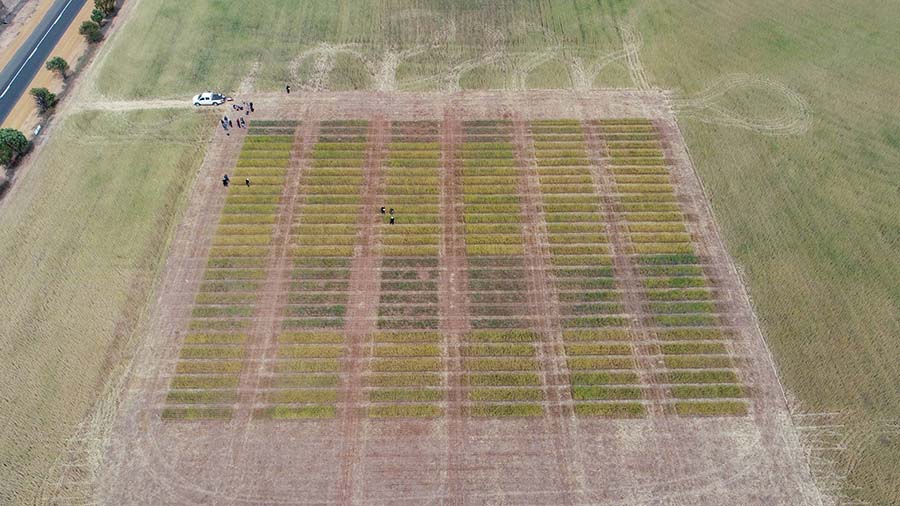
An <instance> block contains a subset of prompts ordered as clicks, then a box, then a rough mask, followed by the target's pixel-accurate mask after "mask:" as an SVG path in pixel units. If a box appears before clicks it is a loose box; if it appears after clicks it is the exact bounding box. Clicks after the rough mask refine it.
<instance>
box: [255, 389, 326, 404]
mask: <svg viewBox="0 0 900 506" xmlns="http://www.w3.org/2000/svg"><path fill="white" fill-rule="evenodd" d="M337 398H338V393H337V391H336V390H331V389H318V388H317V389H307V390H274V391H270V392H266V394H265V400H266V401H267V402H271V403H273V404H323V403H333V402H336V401H337Z"/></svg>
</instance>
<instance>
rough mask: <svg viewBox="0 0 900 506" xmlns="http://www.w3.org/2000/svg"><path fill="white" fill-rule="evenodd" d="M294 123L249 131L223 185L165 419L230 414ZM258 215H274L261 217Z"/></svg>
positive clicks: (235, 397) (279, 195) (235, 396)
mask: <svg viewBox="0 0 900 506" xmlns="http://www.w3.org/2000/svg"><path fill="white" fill-rule="evenodd" d="M273 128H277V131H274V132H273V131H272V129H273ZM295 128H296V124H293V123H290V124H282V125H279V126H277V127H269V126H256V127H254V129H253V131H252V132H249V133H248V135H247V137H246V138H245V142H244V144H243V146H242V149H241V152H240V154H239V157H238V165H237V168H236V169H235V172H233V173H232V174H231V176H230V177H231V178H232V181H233V183H232V184H231V185H230V186H229V187H228V188H227V189H225V190H224V191H226V192H227V197H226V200H225V206H224V207H223V209H222V219H221V221H220V224H219V226H218V228H217V229H216V232H215V235H214V236H213V239H212V248H211V250H210V255H209V260H208V262H207V266H206V270H205V272H204V274H203V281H202V282H201V284H200V287H199V290H198V293H197V295H196V298H195V301H194V307H193V309H192V310H191V320H190V322H188V325H187V327H188V334H187V335H186V336H185V339H184V343H183V345H182V347H181V350H180V352H179V356H178V362H177V364H176V366H175V375H174V376H173V378H172V380H171V382H170V384H169V392H168V394H167V396H166V406H165V408H164V409H163V412H162V418H163V419H165V420H208V419H215V420H222V419H229V418H230V417H231V413H232V406H233V405H234V403H235V402H236V401H237V387H238V381H239V377H240V373H241V370H242V368H243V366H242V364H243V359H244V354H245V350H244V346H245V344H246V343H247V341H248V340H249V338H250V336H248V334H247V330H248V328H249V326H250V325H249V322H250V319H251V318H252V317H253V314H254V312H255V303H256V299H257V296H256V291H257V290H258V289H259V287H260V284H261V282H262V280H263V279H264V278H265V276H266V270H265V257H266V256H267V255H268V254H269V250H270V244H271V240H272V233H273V226H272V223H274V221H275V216H276V215H277V214H278V213H279V212H280V210H281V207H280V201H281V194H282V192H283V186H284V181H285V179H284V167H286V162H287V160H288V159H289V158H290V155H291V145H292V143H293V139H294V135H293V131H294V129H295ZM289 132H290V133H289ZM260 141H266V142H260ZM270 142H271V143H272V144H271V145H270ZM275 142H277V143H278V144H277V147H276V145H275V144H274V143H275ZM250 161H252V163H250ZM243 179H250V181H251V185H250V186H249V187H248V186H246V185H244V184H241V183H242V182H243V181H242V180H243ZM259 216H263V217H266V218H267V219H266V220H258V219H256V218H257V217H259ZM226 217H227V219H226ZM269 218H270V219H269Z"/></svg>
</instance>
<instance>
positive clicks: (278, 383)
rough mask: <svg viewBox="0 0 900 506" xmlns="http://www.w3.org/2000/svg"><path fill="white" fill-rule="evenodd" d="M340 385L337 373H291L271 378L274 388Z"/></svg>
mask: <svg viewBox="0 0 900 506" xmlns="http://www.w3.org/2000/svg"><path fill="white" fill-rule="evenodd" d="M338 385H340V378H339V377H338V375H336V374H291V375H279V376H275V377H274V378H272V379H271V382H270V384H269V386H271V387H272V388H335V387H337V386H338Z"/></svg>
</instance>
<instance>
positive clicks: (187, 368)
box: [175, 360, 241, 374]
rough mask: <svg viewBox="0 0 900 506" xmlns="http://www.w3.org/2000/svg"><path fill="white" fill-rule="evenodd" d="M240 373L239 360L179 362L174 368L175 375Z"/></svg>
mask: <svg viewBox="0 0 900 506" xmlns="http://www.w3.org/2000/svg"><path fill="white" fill-rule="evenodd" d="M239 372H241V362H240V361H239V360H221V361H194V360H189V361H180V362H178V364H177V365H176V366H175V373H176V374H237V373H239Z"/></svg>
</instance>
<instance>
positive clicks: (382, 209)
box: [381, 206, 384, 214]
mask: <svg viewBox="0 0 900 506" xmlns="http://www.w3.org/2000/svg"><path fill="white" fill-rule="evenodd" d="M381 214H384V206H381Z"/></svg>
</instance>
